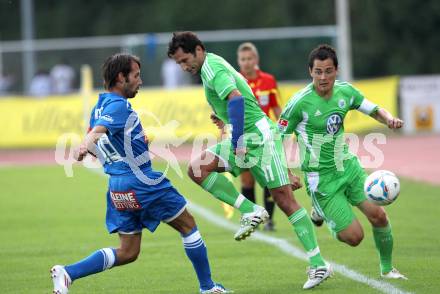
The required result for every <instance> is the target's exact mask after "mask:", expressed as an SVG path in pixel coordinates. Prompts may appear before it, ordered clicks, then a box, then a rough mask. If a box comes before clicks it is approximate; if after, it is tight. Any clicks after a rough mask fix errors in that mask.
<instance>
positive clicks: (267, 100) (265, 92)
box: [242, 70, 279, 116]
mask: <svg viewBox="0 0 440 294" xmlns="http://www.w3.org/2000/svg"><path fill="white" fill-rule="evenodd" d="M242 74H243V73H242ZM243 76H244V77H245V78H246V76H245V75H243ZM246 79H247V82H248V84H249V86H250V87H251V89H252V92H253V93H254V95H255V97H256V98H257V100H258V104H259V105H260V107H261V109H262V110H263V111H264V113H266V115H267V116H269V111H270V109H271V108H273V107H275V106H278V98H279V97H278V88H277V82H276V80H275V78H274V76H273V75H271V74H268V73H266V72H264V71H261V70H257V77H256V78H255V79H248V78H246Z"/></svg>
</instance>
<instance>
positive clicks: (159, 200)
mask: <svg viewBox="0 0 440 294" xmlns="http://www.w3.org/2000/svg"><path fill="white" fill-rule="evenodd" d="M155 194H157V195H158V196H157V195H155V197H156V199H155V200H154V201H152V202H151V203H150V204H149V205H148V206H147V207H146V209H144V210H143V211H142V224H143V226H145V227H146V228H150V226H151V224H156V223H157V222H159V223H160V222H164V223H166V224H169V225H170V226H172V227H173V228H175V229H176V230H177V231H179V232H181V233H188V232H190V231H191V229H192V228H193V227H194V226H195V223H194V219H193V217H192V216H191V215H190V214H189V213H188V212H187V210H186V204H187V202H186V200H185V198H184V197H183V196H182V195H181V194H180V193H179V192H178V191H177V190H176V189H175V188H174V187H172V186H171V187H167V188H164V189H161V190H159V191H157V192H156V193H155Z"/></svg>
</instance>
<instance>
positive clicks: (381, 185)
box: [364, 170, 400, 206]
mask: <svg viewBox="0 0 440 294" xmlns="http://www.w3.org/2000/svg"><path fill="white" fill-rule="evenodd" d="M364 192H365V195H366V196H367V198H368V200H370V201H371V202H373V203H376V204H377V205H381V206H384V205H388V204H391V203H393V202H394V201H395V200H396V199H397V196H399V193H400V182H399V179H398V178H397V177H396V175H395V174H394V173H392V172H390V171H387V170H378V171H375V172H373V173H372V174H371V175H369V176H368V177H367V179H366V180H365V183H364Z"/></svg>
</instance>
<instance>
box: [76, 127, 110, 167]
mask: <svg viewBox="0 0 440 294" xmlns="http://www.w3.org/2000/svg"><path fill="white" fill-rule="evenodd" d="M105 133H107V128H106V127H104V126H95V127H94V128H93V129H92V130H91V131H90V132H89V133H88V134H87V136H86V137H85V138H84V140H83V141H82V142H81V144H80V146H79V147H78V148H77V149H76V150H75V152H74V158H75V160H77V161H82V160H83V159H84V157H85V156H86V155H87V153H90V154H92V155H93V156H95V157H96V142H98V140H99V138H100V137H101V136H102V135H104V134H105Z"/></svg>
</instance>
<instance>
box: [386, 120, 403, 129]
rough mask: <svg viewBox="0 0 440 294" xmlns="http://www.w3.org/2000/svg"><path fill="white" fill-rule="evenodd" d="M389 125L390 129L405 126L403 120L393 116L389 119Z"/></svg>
mask: <svg viewBox="0 0 440 294" xmlns="http://www.w3.org/2000/svg"><path fill="white" fill-rule="evenodd" d="M387 125H388V127H389V128H390V129H400V128H401V127H402V126H403V120H401V119H400V118H398V117H393V118H391V119H389V120H388V121H387Z"/></svg>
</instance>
